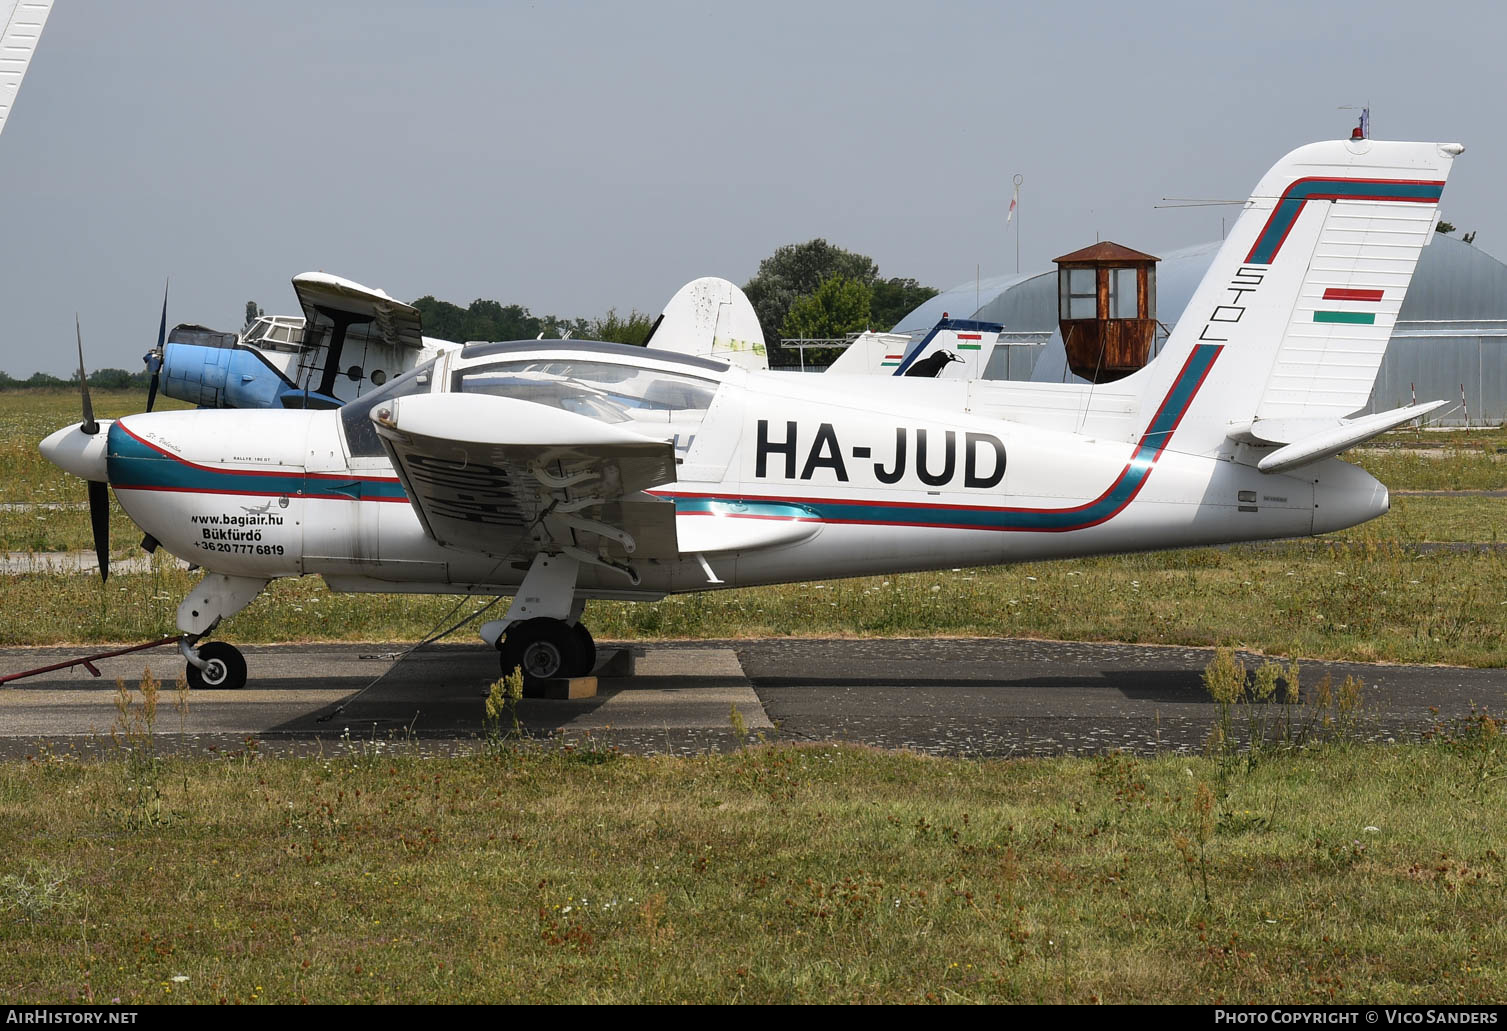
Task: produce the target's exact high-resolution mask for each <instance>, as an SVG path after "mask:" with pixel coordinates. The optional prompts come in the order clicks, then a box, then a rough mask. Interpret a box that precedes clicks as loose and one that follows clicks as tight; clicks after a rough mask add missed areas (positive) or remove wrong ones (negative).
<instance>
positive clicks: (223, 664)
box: [187, 641, 246, 691]
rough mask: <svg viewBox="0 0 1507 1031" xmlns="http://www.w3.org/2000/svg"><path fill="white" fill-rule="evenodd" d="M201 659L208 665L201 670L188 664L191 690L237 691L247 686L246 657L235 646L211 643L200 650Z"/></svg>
mask: <svg viewBox="0 0 1507 1031" xmlns="http://www.w3.org/2000/svg"><path fill="white" fill-rule="evenodd" d="M199 658H201V659H203V660H204V661H205V662H206V663H207V664H208V665H206V666H205V668H204V669H200V668H199V667H198V666H195V665H194V664H193V663H192V662H190V663H189V664H188V671H187V678H188V686H189V688H190V690H194V691H237V690H239V689H241V688H243V687H245V686H246V656H244V655H242V654H241V652H240V649H239V648H237V647H236V646H235V645H233V644H226V643H225V642H224V641H211V642H209V643H208V644H206V645H201V646H200V648H199Z"/></svg>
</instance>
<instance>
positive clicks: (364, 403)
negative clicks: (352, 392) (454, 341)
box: [340, 358, 438, 457]
mask: <svg viewBox="0 0 1507 1031" xmlns="http://www.w3.org/2000/svg"><path fill="white" fill-rule="evenodd" d="M436 361H438V359H435V358H431V359H430V360H429V361H427V362H425V363H424V364H423V365H420V366H419V367H418V368H416V369H410V370H409V371H408V372H405V373H404V374H403V375H401V376H399V377H398V378H397V379H394V380H390V381H388V382H387V383H385V384H384V385H382V386H381V387H379V388H378V389H376V390H373V391H372V392H371V393H369V394H366V395H364V396H363V397H361V398H360V399H359V400H356V401H352V402H351V403H350V404H348V405H346V406H345V407H344V408H342V409H340V422H341V423H342V424H343V425H344V426H345V442H346V445H347V446H348V447H349V448H350V449H351V455H352V457H363V456H370V455H380V454H382V453H383V452H382V441H381V439H380V438H378V436H377V428H376V427H375V426H373V425H372V421H371V410H372V409H373V408H374V407H376V406H377V405H378V404H379V403H381V402H382V401H388V400H391V399H392V398H395V397H407V396H408V395H409V394H427V393H429V387H430V385H431V384H432V383H433V382H434V363H435V362H436Z"/></svg>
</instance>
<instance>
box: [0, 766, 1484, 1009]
mask: <svg viewBox="0 0 1507 1031" xmlns="http://www.w3.org/2000/svg"><path fill="white" fill-rule="evenodd" d="M1503 759H1504V756H1503V754H1502V748H1501V746H1500V738H1485V737H1481V736H1477V738H1476V739H1475V740H1473V741H1462V742H1457V743H1456V744H1454V745H1444V744H1437V743H1434V744H1412V745H1403V746H1398V747H1392V748H1381V747H1359V746H1355V747H1338V746H1331V747H1328V748H1324V749H1320V750H1318V751H1314V752H1308V753H1297V754H1289V755H1285V756H1281V757H1278V758H1273V759H1268V760H1264V761H1262V762H1261V763H1259V764H1257V765H1256V766H1255V768H1254V769H1253V770H1251V771H1249V772H1246V773H1240V774H1233V775H1232V774H1230V773H1229V772H1228V770H1227V769H1226V768H1224V767H1221V766H1220V765H1219V764H1218V763H1216V762H1214V761H1211V760H1203V759H1189V758H1187V757H1165V758H1158V759H1153V760H1146V761H1140V760H1133V759H1130V758H1126V757H1123V756H1107V757H1101V758H1098V759H1093V760H1090V759H1070V758H1065V759H1052V760H1028V761H1023V760H1014V761H1000V760H996V761H971V760H958V759H952V760H947V759H930V758H924V757H920V756H916V755H911V754H894V753H880V752H876V751H872V750H865V749H860V748H853V747H836V746H824V747H805V748H796V747H788V746H776V747H757V748H752V749H749V750H745V751H741V752H737V753H734V754H730V755H723V756H705V757H700V758H694V759H670V758H631V757H624V756H618V755H614V754H611V753H603V752H592V751H589V750H587V751H580V750H577V751H569V750H566V751H557V752H553V753H542V752H537V751H532V750H528V749H523V750H508V749H502V750H500V751H495V752H493V753H492V754H478V755H476V756H472V757H463V758H448V759H428V760H423V759H418V758H413V757H409V756H406V755H402V754H398V755H384V754H380V753H379V752H378V751H376V750H374V749H373V748H371V747H369V746H368V747H364V748H363V747H358V746H352V747H349V748H348V749H346V750H340V749H337V750H336V754H333V755H332V756H331V757H330V758H327V759H324V760H318V759H311V760H276V761H263V760H258V759H255V758H252V757H249V756H239V757H228V758H225V759H222V760H211V759H183V758H174V759H158V758H155V757H151V756H149V755H143V754H141V753H137V754H136V756H135V757H134V758H133V759H130V760H114V761H108V762H69V761H64V760H61V759H59V758H58V757H57V755H56V754H48V755H46V756H44V758H43V759H42V760H41V761H34V762H30V763H24V764H23V763H14V762H13V763H6V764H3V765H0V855H3V856H4V859H3V860H0V943H3V945H0V988H3V990H4V993H5V995H6V997H7V998H9V999H11V1000H12V1001H13V1002H14V1003H18V1004H20V1003H33V1002H80V1003H81V1002H94V1003H99V1002H107V1001H111V1000H113V999H119V1000H120V1001H121V1002H122V1003H123V1004H127V1005H134V1004H137V1003H141V1002H196V1003H202V1002H216V1001H222V1000H223V1001H231V1002H273V1003H290V1002H299V1001H302V1000H305V999H307V1000H308V1001H310V1002H335V1001H339V1002H351V1001H362V1002H421V1003H436V1002H441V1003H448V1002H455V1003H474V1002H494V1003H495V1002H513V1001H520V1002H554V1003H558V1002H591V1003H620V1002H703V1003H705V1002H714V1003H715V1002H732V1001H742V1002H763V1003H769V1002H842V1001H861V1002H965V1001H977V1002H1016V1001H1019V1002H1061V1001H1065V1002H1088V1001H1095V1000H1097V1001H1103V1002H1187V1003H1209V1002H1214V1001H1226V1002H1245V1003H1255V1002H1284V1003H1315V1002H1319V1003H1328V1002H1367V1003H1381V1002H1391V1003H1410V1002H1411V1003H1418V1002H1457V1003H1495V1002H1499V1001H1500V1000H1501V999H1502V998H1503V996H1504V994H1507V960H1504V957H1507V923H1504V922H1503V920H1502V919H1501V897H1502V893H1503V890H1504V887H1507V861H1504V858H1503V845H1502V842H1503V840H1504V838H1507V806H1504V805H1503V803H1504V802H1507V798H1504V797H1503V794H1504V791H1503V779H1502V778H1503ZM143 799H147V800H148V801H147V803H146V804H143ZM813 826H820V827H821V828H822V833H821V834H818V835H813V834H811V833H810V830H809V829H810V828H811V827H813Z"/></svg>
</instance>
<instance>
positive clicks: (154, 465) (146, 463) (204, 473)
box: [108, 422, 408, 501]
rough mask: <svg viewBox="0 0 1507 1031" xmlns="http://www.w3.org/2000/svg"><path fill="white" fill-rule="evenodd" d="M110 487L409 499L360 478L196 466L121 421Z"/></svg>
mask: <svg viewBox="0 0 1507 1031" xmlns="http://www.w3.org/2000/svg"><path fill="white" fill-rule="evenodd" d="M108 454H109V465H108V471H109V476H110V484H111V485H112V486H114V487H115V488H117V489H119V490H130V489H132V488H135V489H137V490H165V491H181V492H184V493H201V494H249V495H258V496H277V495H283V494H286V495H289V496H304V497H311V496H312V497H324V498H346V499H348V500H350V501H364V500H370V501H389V500H392V501H406V500H407V499H408V495H407V494H405V493H404V492H403V485H402V484H401V483H398V482H397V481H388V480H374V479H365V478H362V477H359V476H354V475H353V476H349V477H345V476H328V475H319V476H308V475H306V474H304V473H301V472H265V473H263V472H246V471H244V470H237V469H215V468H212V467H210V466H201V465H194V464H191V463H189V462H186V461H184V460H182V459H180V458H175V457H173V456H172V455H169V454H166V453H164V452H162V451H159V450H157V449H156V448H154V447H151V446H150V445H148V444H145V443H143V442H142V441H140V440H138V439H136V437H134V436H132V435H131V434H130V433H129V432H128V431H127V430H126V429H125V427H123V426H121V424H120V423H119V422H115V423H112V424H111V425H110V437H109V445H108Z"/></svg>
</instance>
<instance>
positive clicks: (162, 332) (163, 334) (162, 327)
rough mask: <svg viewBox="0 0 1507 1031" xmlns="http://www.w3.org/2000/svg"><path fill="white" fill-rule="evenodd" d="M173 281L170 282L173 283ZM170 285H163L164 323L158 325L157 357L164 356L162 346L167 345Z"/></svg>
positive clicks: (169, 281)
mask: <svg viewBox="0 0 1507 1031" xmlns="http://www.w3.org/2000/svg"><path fill="white" fill-rule="evenodd" d="M171 282H172V280H168V283H171ZM168 283H163V284H162V321H161V322H159V323H158V324H157V355H158V357H161V356H162V345H163V344H165V343H167V288H168Z"/></svg>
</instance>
